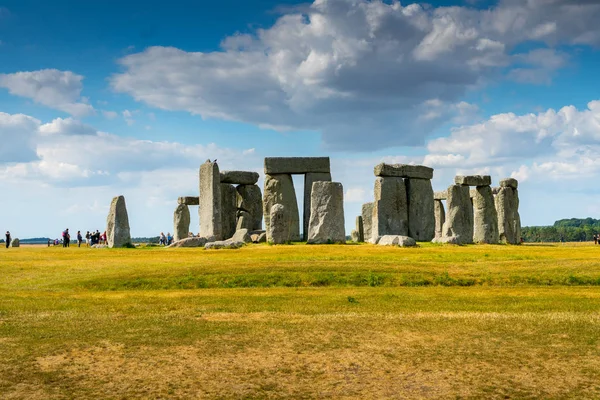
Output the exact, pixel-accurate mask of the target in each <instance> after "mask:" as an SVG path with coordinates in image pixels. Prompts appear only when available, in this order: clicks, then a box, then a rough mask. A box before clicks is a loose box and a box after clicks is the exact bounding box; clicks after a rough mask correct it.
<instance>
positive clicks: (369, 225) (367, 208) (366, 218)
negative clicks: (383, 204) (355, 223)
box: [361, 203, 375, 243]
mask: <svg viewBox="0 0 600 400" xmlns="http://www.w3.org/2000/svg"><path fill="white" fill-rule="evenodd" d="M374 207H375V204H374V203H365V204H363V205H362V208H361V216H362V221H363V235H364V238H365V242H370V243H372V242H373V238H372V236H373V209H374Z"/></svg>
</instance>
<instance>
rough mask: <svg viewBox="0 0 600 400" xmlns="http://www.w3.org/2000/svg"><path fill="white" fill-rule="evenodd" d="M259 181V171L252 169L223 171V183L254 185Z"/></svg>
mask: <svg viewBox="0 0 600 400" xmlns="http://www.w3.org/2000/svg"><path fill="white" fill-rule="evenodd" d="M256 182H258V172H252V171H221V183H231V184H234V185H254V184H255V183H256Z"/></svg>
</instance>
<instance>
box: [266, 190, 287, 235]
mask: <svg viewBox="0 0 600 400" xmlns="http://www.w3.org/2000/svg"><path fill="white" fill-rule="evenodd" d="M266 192H267V191H266V190H265V193H266ZM267 214H268V215H269V218H268V219H269V224H268V225H267V241H268V242H269V243H273V244H285V243H288V242H290V241H291V236H292V232H291V229H290V228H291V225H292V224H291V220H292V216H291V214H290V213H289V212H288V211H287V209H286V207H285V206H284V205H283V204H273V206H272V207H271V209H270V210H269V212H268V213H265V217H266V216H267ZM265 219H266V218H265Z"/></svg>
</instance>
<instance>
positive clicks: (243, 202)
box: [236, 185, 263, 230]
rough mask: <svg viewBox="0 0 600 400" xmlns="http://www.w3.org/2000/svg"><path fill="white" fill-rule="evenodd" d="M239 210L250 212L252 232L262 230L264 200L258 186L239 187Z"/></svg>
mask: <svg viewBox="0 0 600 400" xmlns="http://www.w3.org/2000/svg"><path fill="white" fill-rule="evenodd" d="M236 190H237V208H238V209H240V210H243V211H246V212H248V214H250V218H251V224H250V228H248V229H250V230H258V229H261V228H262V219H263V200H262V193H261V192H260V188H259V187H258V186H257V185H239V186H238V187H237V189H236Z"/></svg>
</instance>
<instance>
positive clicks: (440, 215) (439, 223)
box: [433, 196, 446, 239]
mask: <svg viewBox="0 0 600 400" xmlns="http://www.w3.org/2000/svg"><path fill="white" fill-rule="evenodd" d="M444 197H445V196H444ZM433 205H434V208H433V210H434V214H435V239H440V238H441V237H442V229H443V227H444V222H446V211H445V210H444V203H442V200H434V201H433Z"/></svg>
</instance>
